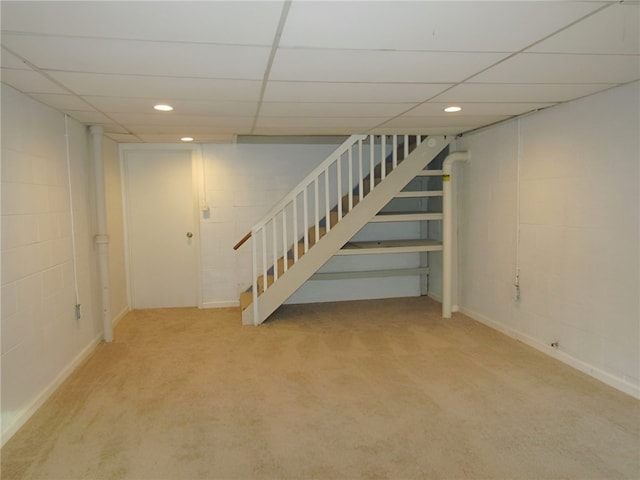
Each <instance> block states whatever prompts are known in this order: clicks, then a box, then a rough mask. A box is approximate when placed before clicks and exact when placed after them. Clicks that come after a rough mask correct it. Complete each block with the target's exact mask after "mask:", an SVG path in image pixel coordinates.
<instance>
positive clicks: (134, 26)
mask: <svg viewBox="0 0 640 480" xmlns="http://www.w3.org/2000/svg"><path fill="white" fill-rule="evenodd" d="M283 3H284V2H282V1H274V0H270V1H258V2H248V1H242V2H234V1H209V2H202V1H195V2H193V1H181V2H175V1H174V2H165V1H156V2H146V1H143V2H140V1H126V2H123V1H108V2H99V1H77V2H76V1H74V2H59V1H56V2H52V1H42V2H24V1H3V2H2V29H3V30H5V31H18V32H38V33H45V34H50V35H65V36H68V35H70V36H83V37H102V38H124V39H139V40H170V41H181V42H207V43H226V44H239V45H266V46H270V45H271V43H272V42H273V38H274V36H275V33H276V29H277V26H278V22H279V20H280V15H281V12H282V6H283ZM248 12H250V14H247V13H248ZM79 19H81V20H82V21H79Z"/></svg>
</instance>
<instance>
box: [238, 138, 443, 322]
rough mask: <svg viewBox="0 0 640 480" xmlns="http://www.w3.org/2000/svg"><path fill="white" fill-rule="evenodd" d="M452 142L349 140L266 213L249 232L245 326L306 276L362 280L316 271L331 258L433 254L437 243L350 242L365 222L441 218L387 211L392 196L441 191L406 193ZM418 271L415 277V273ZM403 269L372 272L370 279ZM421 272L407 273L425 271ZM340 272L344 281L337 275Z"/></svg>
mask: <svg viewBox="0 0 640 480" xmlns="http://www.w3.org/2000/svg"><path fill="white" fill-rule="evenodd" d="M450 141H451V139H447V138H446V137H442V136H437V137H428V138H427V137H425V136H414V135H411V136H409V135H378V136H373V135H354V136H351V137H350V138H349V139H348V140H347V141H346V142H345V143H344V144H343V145H341V146H340V147H339V148H338V149H336V151H335V152H333V153H332V154H331V155H330V156H329V157H328V158H327V159H326V160H325V161H324V162H322V163H321V164H320V165H319V166H318V167H316V169H314V171H312V172H311V173H310V174H309V175H308V176H307V177H305V179H303V180H302V181H301V182H300V184H298V186H297V187H296V188H294V189H293V190H292V191H291V192H290V193H289V194H288V195H287V196H286V197H285V198H283V199H282V200H281V201H280V202H279V203H278V204H277V205H275V206H274V207H273V208H272V209H271V211H270V212H269V213H268V214H267V215H265V217H263V218H262V219H261V220H260V221H259V222H258V223H256V225H254V226H253V228H252V230H251V233H250V234H247V236H245V238H244V239H243V240H242V241H241V242H239V244H238V245H236V247H234V248H238V247H239V246H240V245H241V244H242V243H243V242H244V241H246V240H247V239H249V238H250V239H251V244H252V254H253V279H254V280H253V284H252V286H251V287H250V288H249V289H248V290H247V291H246V292H243V293H242V294H241V297H240V306H241V309H242V320H243V323H244V324H250V325H258V324H260V323H262V322H263V321H264V320H266V319H267V318H268V317H269V316H270V315H271V314H272V313H273V312H274V311H275V310H276V309H277V308H278V307H279V306H280V305H281V304H282V303H283V302H284V301H285V300H286V299H287V298H288V297H289V296H291V294H293V292H295V291H296V290H297V289H298V288H299V287H300V286H301V285H302V284H303V283H304V282H306V281H307V280H309V279H310V278H312V277H313V278H314V279H329V278H363V277H364V276H365V274H364V273H363V272H350V273H351V274H352V276H349V274H350V273H349V272H337V273H332V274H328V273H316V272H317V271H318V269H319V268H320V267H322V265H324V264H325V263H326V262H327V260H329V259H330V258H331V257H333V256H334V255H364V254H379V253H408V252H431V251H438V250H441V249H442V244H441V243H440V242H438V241H435V240H426V239H414V240H379V241H375V242H372V241H353V240H352V239H353V238H354V236H355V235H356V233H357V232H358V231H359V230H360V229H361V228H362V227H363V226H364V225H366V224H367V223H380V222H414V221H431V220H440V219H442V213H432V212H388V211H384V210H383V208H384V207H385V206H386V205H387V204H388V203H389V202H390V201H391V200H393V199H394V198H405V199H406V198H428V197H437V196H441V195H442V192H441V191H403V189H404V188H405V186H406V185H407V184H408V183H409V182H410V181H411V180H413V179H414V178H416V177H417V176H419V177H420V176H431V177H433V176H439V175H442V171H440V170H429V169H426V167H427V166H428V165H429V163H430V162H431V161H432V160H433V159H434V158H436V157H437V156H438V154H439V153H440V152H441V151H442V150H443V149H445V148H446V147H447V145H448V144H449V142H450ZM413 270H415V272H413ZM403 271H406V270H397V271H395V270H390V271H388V273H384V272H385V271H379V270H374V271H371V272H370V276H392V275H401V274H402V272H403ZM425 271H426V269H425V268H416V269H412V272H411V273H414V274H422V273H424V272H425ZM341 275H342V277H341Z"/></svg>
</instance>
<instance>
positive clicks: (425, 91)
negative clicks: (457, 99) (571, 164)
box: [264, 81, 452, 103]
mask: <svg viewBox="0 0 640 480" xmlns="http://www.w3.org/2000/svg"><path fill="white" fill-rule="evenodd" d="M451 86H452V84H451V83H433V84H429V83H405V84H403V85H402V88H398V84H396V83H342V82H339V83H321V82H281V81H272V82H269V83H268V84H267V88H266V90H265V94H264V100H265V101H267V102H330V103H335V102H352V103H356V102H365V103H366V102H389V103H419V102H424V101H425V100H427V99H429V98H431V97H433V96H434V95H437V94H438V93H440V92H442V91H444V90H446V89H447V88H450V87H451Z"/></svg>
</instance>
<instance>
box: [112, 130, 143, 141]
mask: <svg viewBox="0 0 640 480" xmlns="http://www.w3.org/2000/svg"><path fill="white" fill-rule="evenodd" d="M104 134H105V135H106V136H107V137H109V138H110V139H111V140H113V141H114V142H118V143H143V142H144V140H142V139H141V138H139V137H137V136H135V135H130V134H126V133H110V132H105V133H104Z"/></svg>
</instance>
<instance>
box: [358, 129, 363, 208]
mask: <svg viewBox="0 0 640 480" xmlns="http://www.w3.org/2000/svg"><path fill="white" fill-rule="evenodd" d="M363 182H364V178H363V175H362V140H358V185H359V187H358V194H359V196H360V201H362V198H363V197H364V195H363V194H362V184H363Z"/></svg>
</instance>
